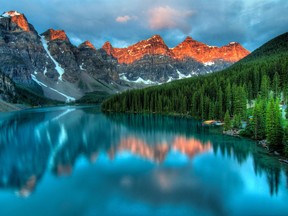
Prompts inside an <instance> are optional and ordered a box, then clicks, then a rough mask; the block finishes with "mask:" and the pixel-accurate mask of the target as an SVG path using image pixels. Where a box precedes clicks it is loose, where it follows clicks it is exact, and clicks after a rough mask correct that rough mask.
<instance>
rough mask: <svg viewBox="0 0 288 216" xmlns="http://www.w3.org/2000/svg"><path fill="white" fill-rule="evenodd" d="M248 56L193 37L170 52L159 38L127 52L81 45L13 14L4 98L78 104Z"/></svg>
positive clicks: (6, 33)
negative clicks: (87, 98) (88, 96)
mask: <svg viewBox="0 0 288 216" xmlns="http://www.w3.org/2000/svg"><path fill="white" fill-rule="evenodd" d="M248 54H249V51H248V50H246V49H245V48H243V47H242V46H241V45H240V44H239V43H236V42H231V43H229V44H228V45H225V46H222V47H215V46H208V45H206V44H204V43H201V42H198V41H196V40H194V39H192V38H191V37H187V38H186V39H185V40H184V41H183V42H182V43H180V44H179V45H177V46H176V47H174V48H169V47H168V46H167V45H166V44H165V42H164V41H163V39H162V38H161V37H160V36H159V35H154V36H152V37H151V38H149V39H147V40H142V41H140V42H138V43H136V44H133V45H131V46H129V47H127V48H115V47H113V46H112V45H111V43H110V42H106V43H105V44H104V45H103V47H102V48H100V49H96V48H95V47H94V46H93V44H92V43H91V42H89V41H85V42H83V43H82V44H80V45H79V46H75V45H73V44H72V43H71V41H70V40H69V38H68V36H67V35H66V33H65V31H63V30H54V29H48V30H47V31H45V32H44V33H42V34H39V33H38V32H37V31H36V29H35V28H34V26H33V25H32V24H30V23H29V22H28V20H27V18H26V17H25V15H24V14H21V13H19V12H17V11H9V12H5V13H3V14H2V15H1V16H0V78H1V79H0V99H4V100H6V101H12V102H19V100H20V101H21V100H22V99H23V98H26V99H28V98H31V96H35V97H42V98H48V99H52V100H57V101H64V102H72V101H75V100H78V99H80V98H82V97H83V96H85V95H86V94H89V93H92V92H93V93H96V95H97V94H99V95H101V94H102V95H103V94H107V95H110V94H115V93H118V92H122V91H124V90H127V89H131V88H142V87H145V86H147V85H159V84H162V83H167V82H170V81H172V80H177V79H182V78H187V77H192V76H198V75H201V74H207V73H211V72H215V71H219V70H222V69H224V68H227V67H228V66H230V65H231V64H233V63H235V62H237V61H239V60H240V59H242V58H244V57H245V56H247V55H248ZM19 95H21V96H19ZM30 102H31V100H30ZM33 103H36V104H37V103H39V100H36V102H35V101H34V102H33Z"/></svg>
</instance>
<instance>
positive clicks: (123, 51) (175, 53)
mask: <svg viewBox="0 0 288 216" xmlns="http://www.w3.org/2000/svg"><path fill="white" fill-rule="evenodd" d="M102 48H103V49H104V50H105V51H106V52H107V54H108V55H112V56H113V57H114V58H116V59H117V60H118V62H119V63H120V64H132V63H134V62H136V61H138V60H140V59H141V58H143V57H144V56H145V55H163V56H168V57H170V58H172V59H174V60H180V61H183V60H184V59H186V58H192V59H194V60H196V61H198V62H200V63H204V64H205V63H207V62H213V61H217V60H224V61H227V62H230V63H234V62H237V61H239V60H240V59H242V58H244V57H245V56H247V55H248V54H249V53H250V52H249V51H248V50H246V49H245V48H243V47H242V46H241V44H239V43H237V42H230V43H229V44H227V45H224V46H222V47H217V46H209V45H207V44H205V43H202V42H199V41H197V40H194V39H193V38H192V37H190V36H187V37H186V38H185V40H184V41H183V42H181V43H180V44H178V45H177V46H176V47H174V48H168V46H167V45H166V44H165V42H164V40H163V39H162V37H161V36H160V35H154V36H152V37H151V38H149V39H147V40H142V41H140V42H138V43H136V44H133V45H131V46H129V47H127V48H114V47H113V46H112V45H111V44H110V42H106V43H105V44H104V45H103V47H102Z"/></svg>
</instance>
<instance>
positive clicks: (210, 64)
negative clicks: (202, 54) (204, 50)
mask: <svg viewBox="0 0 288 216" xmlns="http://www.w3.org/2000/svg"><path fill="white" fill-rule="evenodd" d="M214 64H215V62H204V66H205V67H206V66H212V65H214Z"/></svg>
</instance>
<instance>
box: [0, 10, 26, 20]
mask: <svg viewBox="0 0 288 216" xmlns="http://www.w3.org/2000/svg"><path fill="white" fill-rule="evenodd" d="M19 15H21V13H19V12H17V11H9V12H5V13H3V14H2V17H6V18H10V17H14V16H19Z"/></svg>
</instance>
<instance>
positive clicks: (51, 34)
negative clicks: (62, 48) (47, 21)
mask: <svg viewBox="0 0 288 216" xmlns="http://www.w3.org/2000/svg"><path fill="white" fill-rule="evenodd" d="M42 35H44V36H45V38H46V40H48V41H54V40H59V41H67V42H69V39H68V37H67V35H66V33H65V31H64V30H54V29H48V30H47V31H46V32H44V33H43V34H42Z"/></svg>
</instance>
